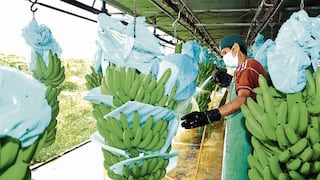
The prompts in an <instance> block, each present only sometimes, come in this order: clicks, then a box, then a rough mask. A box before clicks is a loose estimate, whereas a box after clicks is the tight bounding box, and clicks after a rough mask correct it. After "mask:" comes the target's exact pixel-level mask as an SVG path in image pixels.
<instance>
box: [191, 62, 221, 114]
mask: <svg viewBox="0 0 320 180" xmlns="http://www.w3.org/2000/svg"><path fill="white" fill-rule="evenodd" d="M215 69H216V65H215V64H214V63H213V62H205V63H201V64H199V74H198V77H197V81H196V82H197V83H196V84H197V88H198V89H197V93H196V94H195V95H194V96H195V99H196V101H197V103H198V106H199V110H200V111H201V112H203V111H206V110H208V104H209V103H210V101H211V99H210V94H211V92H212V91H213V89H214V81H212V80H209V81H206V80H207V79H208V78H210V77H211V76H212V72H213V71H214V70H215Z"/></svg>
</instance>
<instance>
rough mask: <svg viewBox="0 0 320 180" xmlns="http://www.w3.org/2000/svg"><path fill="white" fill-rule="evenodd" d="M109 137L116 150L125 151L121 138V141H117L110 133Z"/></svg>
mask: <svg viewBox="0 0 320 180" xmlns="http://www.w3.org/2000/svg"><path fill="white" fill-rule="evenodd" d="M109 136H110V139H111V140H112V143H113V144H114V145H115V147H116V148H119V149H126V146H125V145H124V143H123V140H122V136H121V139H119V138H118V137H117V136H116V135H115V134H114V133H110V135H109Z"/></svg>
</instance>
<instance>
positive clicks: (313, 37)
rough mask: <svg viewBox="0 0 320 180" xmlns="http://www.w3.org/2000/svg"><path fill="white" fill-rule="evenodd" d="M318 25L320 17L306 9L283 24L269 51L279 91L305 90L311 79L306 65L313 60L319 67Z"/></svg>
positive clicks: (274, 81)
mask: <svg viewBox="0 0 320 180" xmlns="http://www.w3.org/2000/svg"><path fill="white" fill-rule="evenodd" d="M315 24H316V26H315ZM318 26H319V18H316V19H312V18H309V17H308V14H307V13H306V12H305V11H304V10H300V11H298V12H295V13H293V14H292V15H291V17H290V18H289V19H288V20H287V21H286V22H285V23H284V24H283V25H282V26H281V28H280V30H279V33H278V35H277V38H276V39H275V46H274V47H272V48H269V49H268V52H267V59H268V60H267V66H268V71H269V73H270V77H271V80H272V82H273V84H274V86H275V88H276V89H278V90H279V91H282V92H284V93H295V92H299V91H301V90H302V89H303V88H304V87H305V85H306V81H307V75H306V72H305V68H306V67H308V66H310V65H311V63H312V66H313V68H314V69H315V70H316V67H317V61H318V58H319V50H320V48H319V47H320V39H319V36H318V35H319V32H317V30H319V27H318ZM309 56H310V57H311V58H310V57H309Z"/></svg>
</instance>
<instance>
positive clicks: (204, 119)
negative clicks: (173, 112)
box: [181, 109, 221, 129]
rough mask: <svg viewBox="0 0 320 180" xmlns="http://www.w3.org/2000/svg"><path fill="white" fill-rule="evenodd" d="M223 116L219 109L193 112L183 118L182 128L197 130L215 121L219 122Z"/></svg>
mask: <svg viewBox="0 0 320 180" xmlns="http://www.w3.org/2000/svg"><path fill="white" fill-rule="evenodd" d="M220 119H221V114H220V111H219V110H218V109H213V110H210V111H205V112H192V113H189V114H187V115H185V116H183V117H182V118H181V120H182V123H181V126H182V127H184V128H186V129H191V128H196V127H199V126H204V125H206V124H210V123H212V122H214V121H219V120H220Z"/></svg>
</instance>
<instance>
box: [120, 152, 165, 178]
mask: <svg viewBox="0 0 320 180" xmlns="http://www.w3.org/2000/svg"><path fill="white" fill-rule="evenodd" d="M141 161H142V162H141V163H138V162H137V163H134V164H132V165H131V166H127V165H124V166H123V168H122V172H123V176H121V175H118V174H115V179H117V178H118V177H119V176H120V177H121V178H119V179H129V180H133V179H139V178H141V179H154V180H156V179H158V180H160V179H162V178H163V177H164V176H165V175H166V167H167V166H168V164H169V159H165V158H160V157H153V158H148V159H143V160H141Z"/></svg>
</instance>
